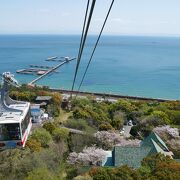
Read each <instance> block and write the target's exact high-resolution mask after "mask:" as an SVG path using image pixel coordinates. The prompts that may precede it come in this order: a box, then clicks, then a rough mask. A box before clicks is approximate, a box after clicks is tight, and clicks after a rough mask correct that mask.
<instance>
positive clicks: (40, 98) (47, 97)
mask: <svg viewBox="0 0 180 180" xmlns="http://www.w3.org/2000/svg"><path fill="white" fill-rule="evenodd" d="M51 99H52V97H51V96H37V97H36V101H50V100H51Z"/></svg>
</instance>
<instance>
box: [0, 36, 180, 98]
mask: <svg viewBox="0 0 180 180" xmlns="http://www.w3.org/2000/svg"><path fill="white" fill-rule="evenodd" d="M95 40H96V36H89V37H88V41H87V43H86V48H85V50H84V53H83V56H82V63H81V65H80V70H79V74H78V79H77V83H76V87H77V85H78V83H79V81H80V78H81V77H82V72H83V70H84V68H85V66H86V64H87V61H88V60H89V56H90V53H91V51H92V48H93V45H94V42H95ZM79 41H80V36H75V35H74V36H63V35H1V36H0V73H2V72H4V71H11V72H13V73H14V74H15V75H16V78H17V79H18V81H19V82H20V83H28V82H30V81H31V80H32V79H34V78H35V76H33V75H20V74H16V73H15V72H16V70H17V69H23V68H28V67H29V65H30V64H36V65H50V66H53V65H56V64H57V62H46V61H45V59H47V58H48V57H50V56H59V57H61V56H70V57H76V56H77V53H78V47H79ZM75 64H76V62H75V61H73V62H71V63H69V64H65V65H64V66H63V67H61V68H59V69H58V72H56V73H53V74H50V75H49V76H47V77H46V78H44V79H42V80H40V81H39V82H38V84H40V85H48V86H50V87H54V88H64V89H70V88H71V86H72V81H73V75H74V70H75ZM81 90H84V91H92V92H106V93H116V94H122V95H133V96H146V97H154V98H169V99H180V38H177V37H137V36H104V37H102V39H101V41H100V43H99V46H98V48H97V50H96V52H95V55H94V58H93V60H92V63H91V65H90V68H89V71H88V73H87V76H86V79H85V81H84V83H83V86H82V88H81Z"/></svg>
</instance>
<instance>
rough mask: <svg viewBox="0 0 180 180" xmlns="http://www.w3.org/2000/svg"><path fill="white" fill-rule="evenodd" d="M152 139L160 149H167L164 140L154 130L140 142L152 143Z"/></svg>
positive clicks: (144, 143) (143, 144)
mask: <svg viewBox="0 0 180 180" xmlns="http://www.w3.org/2000/svg"><path fill="white" fill-rule="evenodd" d="M152 139H153V140H154V141H155V142H156V144H158V145H159V146H160V147H161V149H163V150H164V151H169V149H168V147H167V146H166V144H165V142H164V141H163V140H162V139H161V138H160V137H159V136H158V135H157V134H156V133H155V132H152V133H151V134H150V135H149V136H148V137H146V138H145V139H144V140H143V141H142V142H141V145H142V146H148V145H152Z"/></svg>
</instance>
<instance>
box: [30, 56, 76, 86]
mask: <svg viewBox="0 0 180 180" xmlns="http://www.w3.org/2000/svg"><path fill="white" fill-rule="evenodd" d="M75 59H76V58H72V59H68V60H67V59H64V61H63V62H61V63H60V64H58V65H56V66H55V67H53V68H51V69H49V70H47V71H46V72H44V73H43V74H42V75H41V76H39V77H37V78H36V79H34V80H33V81H31V82H30V83H28V85H30V86H33V84H35V83H36V82H37V81H39V80H40V79H42V78H43V77H45V76H47V75H48V74H50V73H52V72H53V71H55V70H56V69H58V68H59V67H61V66H62V65H64V64H66V63H68V62H70V61H73V60H75Z"/></svg>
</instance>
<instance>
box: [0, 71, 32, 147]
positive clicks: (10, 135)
mask: <svg viewBox="0 0 180 180" xmlns="http://www.w3.org/2000/svg"><path fill="white" fill-rule="evenodd" d="M2 77H3V87H2V89H1V95H0V150H4V149H9V148H16V147H17V148H18V147H19V148H20V147H24V146H25V144H26V141H27V138H28V136H29V134H30V131H31V127H32V122H31V115H30V103H29V102H21V101H14V100H12V99H11V98H10V97H9V95H8V91H9V86H10V85H14V86H17V85H18V84H17V81H16V80H15V79H14V78H13V75H11V74H10V73H9V72H7V73H3V75H2Z"/></svg>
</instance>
